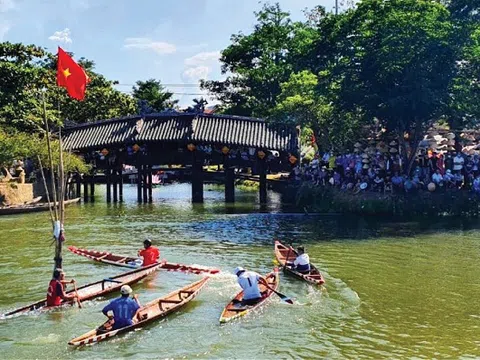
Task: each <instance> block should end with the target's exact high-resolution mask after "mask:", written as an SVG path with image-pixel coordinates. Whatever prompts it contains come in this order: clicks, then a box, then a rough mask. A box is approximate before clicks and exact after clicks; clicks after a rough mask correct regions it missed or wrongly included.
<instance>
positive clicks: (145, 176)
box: [142, 165, 149, 203]
mask: <svg viewBox="0 0 480 360" xmlns="http://www.w3.org/2000/svg"><path fill="white" fill-rule="evenodd" d="M142 184H143V188H142V190H143V202H144V203H147V201H148V196H147V190H148V186H149V184H148V165H143V171H142Z"/></svg>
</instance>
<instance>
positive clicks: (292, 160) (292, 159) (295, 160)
mask: <svg viewBox="0 0 480 360" xmlns="http://www.w3.org/2000/svg"><path fill="white" fill-rule="evenodd" d="M288 161H290V164H292V165H293V164H295V163H296V162H297V158H296V157H295V156H293V155H290V157H289V158H288Z"/></svg>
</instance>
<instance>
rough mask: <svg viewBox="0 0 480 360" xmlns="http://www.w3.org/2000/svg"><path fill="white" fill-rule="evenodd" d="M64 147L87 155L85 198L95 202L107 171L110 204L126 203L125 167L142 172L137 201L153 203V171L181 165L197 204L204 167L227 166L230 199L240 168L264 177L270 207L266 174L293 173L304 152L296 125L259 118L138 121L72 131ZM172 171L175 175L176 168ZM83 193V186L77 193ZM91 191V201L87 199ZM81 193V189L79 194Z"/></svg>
mask: <svg viewBox="0 0 480 360" xmlns="http://www.w3.org/2000/svg"><path fill="white" fill-rule="evenodd" d="M64 131H65V135H64V146H65V148H66V149H67V150H71V151H73V152H76V153H78V154H81V155H83V156H84V158H85V160H86V161H87V163H90V164H92V173H90V174H84V175H83V177H82V179H81V180H80V175H78V176H77V180H78V181H83V185H84V198H85V200H86V201H88V200H89V199H90V200H93V195H94V186H93V184H94V175H95V173H96V172H99V171H100V172H104V174H105V179H106V184H107V193H106V194H107V202H110V201H112V195H113V201H114V202H116V201H123V177H122V169H123V168H124V165H132V166H134V167H135V168H136V169H137V170H138V182H137V190H138V201H139V202H151V201H152V173H153V172H154V171H156V170H154V169H152V167H153V166H157V165H166V166H170V165H181V166H182V167H183V169H188V170H190V171H191V174H192V177H191V181H192V201H193V202H202V201H203V181H204V170H203V167H204V166H205V165H223V169H224V173H225V200H226V201H227V202H233V201H234V180H235V171H234V170H235V168H247V167H250V168H252V171H253V172H254V173H256V174H258V175H259V180H260V201H261V202H262V203H264V202H266V193H267V191H266V174H267V172H272V171H282V170H284V171H285V170H290V169H291V167H292V165H293V164H295V163H296V162H297V158H298V153H299V139H298V135H299V134H298V132H297V130H296V128H295V127H294V126H275V127H272V126H270V125H269V124H267V123H266V122H265V121H263V120H260V119H252V118H244V117H236V116H227V115H207V114H183V113H175V114H158V115H147V116H133V117H126V118H120V119H112V120H105V121H99V122H95V123H87V124H82V125H77V126H70V127H67V128H66V129H65V130H64ZM171 170H175V168H172V169H171ZM79 188H80V183H78V185H77V189H79ZM89 188H90V196H89V195H88V192H89ZM77 191H79V190H77Z"/></svg>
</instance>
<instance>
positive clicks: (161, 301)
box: [158, 300, 182, 304]
mask: <svg viewBox="0 0 480 360" xmlns="http://www.w3.org/2000/svg"><path fill="white" fill-rule="evenodd" d="M158 302H159V303H165V304H180V303H181V302H182V300H158Z"/></svg>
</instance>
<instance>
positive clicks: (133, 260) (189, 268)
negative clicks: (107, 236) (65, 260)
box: [68, 246, 220, 275]
mask: <svg viewBox="0 0 480 360" xmlns="http://www.w3.org/2000/svg"><path fill="white" fill-rule="evenodd" d="M68 250H70V251H71V252H72V253H74V254H77V255H80V256H84V257H86V258H88V259H91V260H94V261H97V262H101V263H104V264H108V265H115V266H121V267H127V268H131V269H138V268H140V267H141V262H142V261H141V259H140V258H138V257H130V256H123V255H116V254H112V253H109V252H106V251H96V250H87V249H80V248H77V247H75V246H69V247H68ZM160 265H161V266H160V269H162V270H167V271H182V272H186V273H193V274H202V273H208V274H212V275H213V274H217V273H219V272H220V270H218V269H215V268H209V267H203V266H193V265H184V264H177V263H172V262H167V261H163V262H161V263H160Z"/></svg>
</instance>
